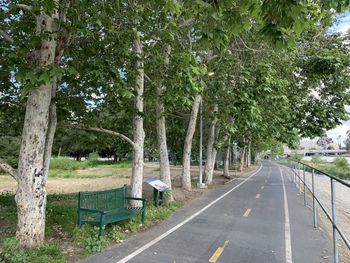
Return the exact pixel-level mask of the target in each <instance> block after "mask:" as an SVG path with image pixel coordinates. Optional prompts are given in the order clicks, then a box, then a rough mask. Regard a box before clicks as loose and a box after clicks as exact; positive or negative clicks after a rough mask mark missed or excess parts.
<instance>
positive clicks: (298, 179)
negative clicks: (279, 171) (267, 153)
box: [286, 160, 350, 263]
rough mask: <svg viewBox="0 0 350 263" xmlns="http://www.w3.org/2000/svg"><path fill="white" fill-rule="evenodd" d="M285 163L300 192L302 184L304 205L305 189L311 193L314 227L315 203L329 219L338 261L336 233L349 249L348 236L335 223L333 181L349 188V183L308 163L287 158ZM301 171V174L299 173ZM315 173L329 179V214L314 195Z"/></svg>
mask: <svg viewBox="0 0 350 263" xmlns="http://www.w3.org/2000/svg"><path fill="white" fill-rule="evenodd" d="M288 161H289V162H288ZM286 165H287V166H289V167H290V168H291V169H292V171H293V178H292V180H293V182H294V183H295V184H296V186H297V188H298V189H299V193H300V194H301V186H300V185H301V184H302V185H303V190H304V191H303V192H304V205H305V206H306V205H307V196H306V189H307V190H308V191H309V192H310V193H311V195H312V210H313V222H314V227H315V228H317V211H316V203H318V205H319V206H320V208H321V209H322V211H323V212H324V213H325V215H326V217H327V218H328V219H329V221H330V222H331V224H332V229H333V232H332V238H333V257H334V263H339V251H338V244H337V239H338V237H337V236H338V234H339V236H340V237H341V239H342V240H343V241H344V243H345V245H346V246H347V248H348V249H349V251H350V242H349V240H348V238H347V237H346V236H345V234H344V232H343V231H342V230H341V229H340V227H339V225H338V224H337V211H336V202H335V201H336V188H335V182H338V183H340V184H342V185H344V186H346V187H348V188H349V189H350V183H348V182H346V181H344V180H341V179H339V178H338V177H336V176H334V175H331V174H328V173H326V172H323V171H321V170H319V169H316V168H314V167H312V166H310V165H308V164H305V163H302V162H297V161H293V160H287V162H286ZM307 170H309V171H310V172H311V176H312V177H311V189H310V187H309V186H308V185H307V183H306V173H307ZM301 173H302V175H301ZM315 173H317V174H321V175H325V176H327V177H328V178H329V179H330V192H331V210H332V212H331V214H330V213H329V212H328V211H327V209H326V208H325V207H324V205H323V204H322V202H321V201H320V199H319V198H318V197H317V196H316V189H315Z"/></svg>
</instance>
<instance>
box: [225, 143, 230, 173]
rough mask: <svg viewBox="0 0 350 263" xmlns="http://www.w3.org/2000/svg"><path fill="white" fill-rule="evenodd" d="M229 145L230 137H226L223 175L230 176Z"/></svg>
mask: <svg viewBox="0 0 350 263" xmlns="http://www.w3.org/2000/svg"><path fill="white" fill-rule="evenodd" d="M230 145H231V138H230V137H229V138H228V145H227V149H226V153H225V161H224V177H226V178H230V148H231V147H230Z"/></svg>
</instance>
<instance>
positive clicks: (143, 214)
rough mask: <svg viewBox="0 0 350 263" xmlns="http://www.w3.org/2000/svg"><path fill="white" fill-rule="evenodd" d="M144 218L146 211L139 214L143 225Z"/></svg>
mask: <svg viewBox="0 0 350 263" xmlns="http://www.w3.org/2000/svg"><path fill="white" fill-rule="evenodd" d="M145 216H146V211H143V212H142V214H141V223H142V224H144V223H145Z"/></svg>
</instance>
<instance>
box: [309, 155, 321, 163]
mask: <svg viewBox="0 0 350 263" xmlns="http://www.w3.org/2000/svg"><path fill="white" fill-rule="evenodd" d="M311 162H312V163H322V158H321V156H320V155H318V154H315V155H313V156H312V158H311Z"/></svg>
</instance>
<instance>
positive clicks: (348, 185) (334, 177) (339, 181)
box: [293, 160, 350, 188]
mask: <svg viewBox="0 0 350 263" xmlns="http://www.w3.org/2000/svg"><path fill="white" fill-rule="evenodd" d="M293 161H294V162H296V163H300V164H302V165H304V166H307V167H309V168H311V169H314V170H315V171H317V172H319V173H322V174H323V175H325V176H328V177H329V178H332V179H333V180H335V181H337V182H338V183H341V184H343V185H345V186H347V187H349V188H350V183H348V182H347V181H345V180H343V179H340V178H339V177H336V176H334V175H331V174H328V173H326V172H324V171H321V170H319V169H317V168H315V167H312V166H311V165H309V164H306V163H303V162H299V161H295V160H293Z"/></svg>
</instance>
